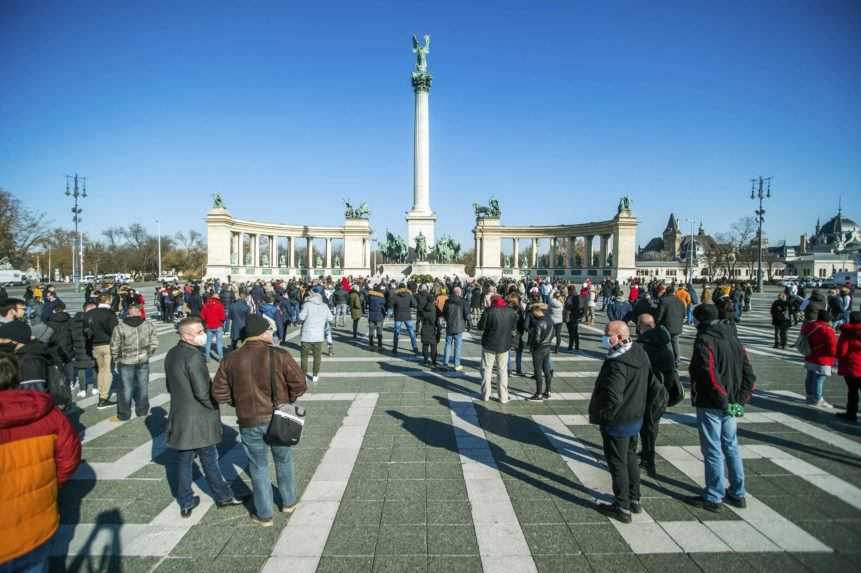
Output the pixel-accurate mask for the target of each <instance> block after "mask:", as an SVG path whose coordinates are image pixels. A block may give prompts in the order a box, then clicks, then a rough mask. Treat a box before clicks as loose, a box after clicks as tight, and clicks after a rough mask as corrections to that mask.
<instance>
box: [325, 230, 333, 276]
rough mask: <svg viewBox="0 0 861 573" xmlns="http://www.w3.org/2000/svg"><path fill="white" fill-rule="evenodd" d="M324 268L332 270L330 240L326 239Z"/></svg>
mask: <svg viewBox="0 0 861 573" xmlns="http://www.w3.org/2000/svg"><path fill="white" fill-rule="evenodd" d="M326 268H327V269H331V268H332V238H331V237H327V238H326Z"/></svg>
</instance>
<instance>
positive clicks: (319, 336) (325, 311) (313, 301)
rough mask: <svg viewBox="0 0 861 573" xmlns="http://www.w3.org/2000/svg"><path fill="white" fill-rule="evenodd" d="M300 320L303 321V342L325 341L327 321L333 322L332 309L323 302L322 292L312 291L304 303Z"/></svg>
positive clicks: (301, 338)
mask: <svg viewBox="0 0 861 573" xmlns="http://www.w3.org/2000/svg"><path fill="white" fill-rule="evenodd" d="M299 321H300V322H301V323H302V336H301V337H300V340H301V341H302V342H323V340H324V339H325V337H326V323H327V322H332V311H331V310H329V307H328V306H326V305H325V304H323V297H322V296H321V295H320V293H317V292H314V293H311V295H310V296H309V297H308V300H306V301H305V304H303V305H302V312H300V313H299Z"/></svg>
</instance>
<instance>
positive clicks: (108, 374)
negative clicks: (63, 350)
mask: <svg viewBox="0 0 861 573" xmlns="http://www.w3.org/2000/svg"><path fill="white" fill-rule="evenodd" d="M86 316H87V321H88V326H89V333H90V340H91V343H92V345H93V356H94V357H95V359H96V364H97V366H98V375H97V378H96V381H97V384H98V386H99V402H98V403H97V404H96V408H97V409H99V410H104V409H105V408H110V407H112V406H116V402H111V401H110V400H108V398H109V397H110V393H111V384H112V383H113V380H114V376H113V368H112V367H111V336H112V335H113V333H114V328H116V326H117V323H118V321H117V315H116V313H115V312H114V311H112V310H111V295H109V294H103V295H102V296H100V297H99V306H98V307H96V308H94V309H93V310H91V311H89V312H87V314H86Z"/></svg>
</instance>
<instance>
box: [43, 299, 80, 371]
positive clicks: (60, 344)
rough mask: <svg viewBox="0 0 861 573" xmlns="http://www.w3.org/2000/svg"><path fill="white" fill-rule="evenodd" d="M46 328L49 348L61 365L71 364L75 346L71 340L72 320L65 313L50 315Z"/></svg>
mask: <svg viewBox="0 0 861 573" xmlns="http://www.w3.org/2000/svg"><path fill="white" fill-rule="evenodd" d="M48 326H49V327H50V328H51V330H52V331H53V333H52V334H51V346H52V347H53V349H54V351H55V352H56V353H57V357H58V358H59V359H60V361H61V362H62V363H63V364H67V363H69V362H71V361H72V360H73V359H74V358H75V344H74V341H73V340H72V318H71V317H70V316H69V315H68V313H66V312H65V311H63V312H55V313H54V314H52V315H51V320H50V321H49V322H48Z"/></svg>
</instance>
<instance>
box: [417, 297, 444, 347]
mask: <svg viewBox="0 0 861 573" xmlns="http://www.w3.org/2000/svg"><path fill="white" fill-rule="evenodd" d="M418 313H419V316H421V322H422V329H421V332H420V333H419V335H420V336H421V339H422V342H424V343H431V344H432V343H434V342H437V340H438V339H439V338H438V332H439V329H438V328H437V321H436V317H437V308H436V305H435V304H434V301H433V299H432V298H431V297H429V296H426V297H424V305H423V306H420V307H419V309H418Z"/></svg>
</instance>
